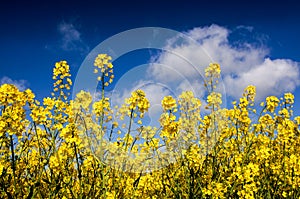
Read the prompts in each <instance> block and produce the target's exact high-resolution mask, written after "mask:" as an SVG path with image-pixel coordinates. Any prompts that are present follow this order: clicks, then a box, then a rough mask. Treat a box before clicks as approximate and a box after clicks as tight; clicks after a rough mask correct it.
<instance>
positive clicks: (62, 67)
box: [52, 61, 72, 100]
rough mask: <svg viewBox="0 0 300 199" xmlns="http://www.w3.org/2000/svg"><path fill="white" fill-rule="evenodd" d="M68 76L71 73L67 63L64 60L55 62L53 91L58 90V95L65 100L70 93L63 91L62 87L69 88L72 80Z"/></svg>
mask: <svg viewBox="0 0 300 199" xmlns="http://www.w3.org/2000/svg"><path fill="white" fill-rule="evenodd" d="M69 77H71V74H70V66H69V65H68V63H67V62H66V61H60V62H57V63H56V64H55V67H54V68H53V80H56V81H55V82H54V84H53V91H54V92H58V93H59V96H60V97H63V98H64V99H65V100H66V99H67V96H68V95H70V93H65V92H64V89H66V90H70V89H71V86H72V80H71V79H70V78H69ZM52 95H53V96H54V95H55V94H54V93H53V94H52Z"/></svg>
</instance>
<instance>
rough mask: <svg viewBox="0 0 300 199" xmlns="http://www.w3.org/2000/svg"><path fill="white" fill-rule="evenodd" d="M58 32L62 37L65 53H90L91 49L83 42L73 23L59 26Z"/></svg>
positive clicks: (62, 46)
mask: <svg viewBox="0 0 300 199" xmlns="http://www.w3.org/2000/svg"><path fill="white" fill-rule="evenodd" d="M58 32H59V33H60V34H61V36H62V40H61V42H62V43H61V48H62V49H63V50H65V51H74V50H77V51H81V52H88V51H89V47H88V46H87V45H86V44H85V43H84V42H83V41H82V38H81V33H80V32H79V31H78V30H77V29H76V27H75V26H74V25H73V24H72V23H66V22H62V23H60V24H59V25H58Z"/></svg>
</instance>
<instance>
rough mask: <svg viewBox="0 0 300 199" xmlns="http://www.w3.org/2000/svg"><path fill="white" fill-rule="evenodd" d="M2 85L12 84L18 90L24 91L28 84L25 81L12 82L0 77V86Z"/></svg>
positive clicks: (9, 79) (7, 78)
mask: <svg viewBox="0 0 300 199" xmlns="http://www.w3.org/2000/svg"><path fill="white" fill-rule="evenodd" d="M2 84H13V85H15V86H17V87H18V89H19V90H21V91H24V90H25V89H26V88H27V87H28V82H27V81H26V80H23V79H21V80H12V79H11V78H9V77H6V76H4V77H2V78H1V79H0V85H2Z"/></svg>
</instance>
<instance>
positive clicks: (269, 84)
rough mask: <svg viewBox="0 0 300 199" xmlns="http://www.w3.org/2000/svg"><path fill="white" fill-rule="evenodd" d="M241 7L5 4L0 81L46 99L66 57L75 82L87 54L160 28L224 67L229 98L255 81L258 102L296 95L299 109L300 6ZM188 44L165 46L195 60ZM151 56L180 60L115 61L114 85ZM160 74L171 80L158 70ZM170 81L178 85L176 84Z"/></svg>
mask: <svg viewBox="0 0 300 199" xmlns="http://www.w3.org/2000/svg"><path fill="white" fill-rule="evenodd" d="M238 2H239V1H236V2H235V1H206V0H205V1H178V0H173V1H169V0H167V1H120V2H118V1H110V2H101V1H91V0H87V1H62V2H61V1H56V0H54V1H45V2H43V1H6V2H5V3H1V6H0V26H1V28H0V82H1V83H16V84H18V85H19V86H20V87H21V88H27V87H29V88H31V89H32V90H33V91H34V92H35V93H36V95H37V97H38V98H39V99H41V98H42V97H45V96H48V95H49V94H50V92H51V89H52V79H51V74H52V68H53V66H54V64H55V62H57V61H60V60H67V61H68V63H69V64H70V65H71V70H72V74H74V77H75V74H76V73H77V71H78V70H79V68H80V66H81V64H82V62H83V61H84V59H85V58H86V56H87V55H88V54H89V52H90V51H92V50H93V49H94V48H95V47H96V46H97V45H98V44H100V43H101V42H103V41H104V40H106V39H108V38H109V37H111V36H113V35H116V34H118V33H120V32H123V31H126V30H130V29H133V28H141V27H162V28H168V29H171V30H175V31H178V32H184V33H185V34H187V35H189V36H190V37H192V38H193V39H195V40H197V41H199V43H201V44H200V45H202V46H201V47H202V48H203V47H204V48H207V50H208V51H209V53H210V55H211V56H212V57H213V59H214V60H216V61H219V62H221V64H223V65H224V72H225V73H224V83H225V84H226V86H227V93H228V96H231V98H236V97H237V96H239V95H240V93H239V90H240V89H241V87H242V86H244V85H247V84H248V83H254V84H257V85H259V86H261V88H260V91H259V93H260V96H261V98H263V97H264V96H265V95H266V94H276V95H279V96H280V93H283V92H285V91H288V90H290V91H292V92H293V93H295V94H296V101H297V100H298V101H299V102H296V108H299V107H300V87H299V86H300V84H299V71H298V70H300V68H299V67H300V65H299V62H300V54H299V46H300V39H299V35H300V20H299V19H300V12H299V8H300V6H299V4H298V3H297V1H290V0H287V1H284V2H276V1H275V2H271V1H270V2H268V1H246V2H243V3H238ZM188 45H189V44H186V46H184V47H186V48H184V47H182V48H179V47H172V46H169V47H168V48H169V49H171V50H172V51H174V52H177V53H179V54H182V55H184V56H185V57H187V58H189V59H194V58H193V56H192V52H191V51H189V50H186V49H191V48H188V47H193V46H188ZM194 48H195V49H196V50H195V49H194V52H197V47H195V46H194ZM235 56H236V57H235ZM154 57H155V60H156V61H157V62H158V63H159V64H165V65H172V63H174V62H175V63H180V61H178V60H176V58H174V57H172V56H169V55H168V54H166V53H163V52H160V51H157V50H149V49H145V50H140V51H135V52H131V53H128V54H126V55H124V56H122V57H120V58H119V59H118V60H116V61H115V67H116V70H115V71H116V74H115V76H116V80H119V79H120V78H121V77H122V76H124V74H128V71H130V69H135V67H136V66H138V65H141V64H146V63H148V62H149V60H153V59H154ZM228 57H231V58H233V59H231V60H228V59H227V58H228ZM236 58H238V59H241V60H240V61H239V62H238V61H237V60H236ZM194 61H195V62H196V61H197V58H195V60H194ZM147 67H148V66H147ZM151 67H152V68H150V69H149V68H147V69H149V70H150V71H152V73H151V74H152V75H154V74H157V67H159V66H158V65H151ZM172 67H173V65H172ZM174 68H175V69H176V71H177V72H179V73H181V72H182V74H184V75H186V77H187V78H190V79H192V77H190V76H189V75H190V74H188V73H186V74H185V72H186V70H185V69H184V71H185V72H183V71H181V70H182V69H180V66H177V65H176V64H174ZM159 70H160V69H159ZM165 72H166V73H168V74H170V73H169V72H168V70H165ZM129 74H131V75H132V74H135V70H132V71H131V73H129ZM262 74H263V75H262ZM264 74H265V75H264ZM125 77H126V76H125ZM128 77H132V76H130V75H129V76H128ZM156 77H158V76H156ZM159 77H160V78H161V79H165V77H166V76H163V73H159ZM236 77H237V78H236ZM175 80H176V78H175ZM262 80H264V81H262ZM136 81H139V82H141V81H142V79H139V80H136ZM156 81H162V80H159V78H158V79H156ZM195 81H196V80H195ZM116 82H117V81H116ZM193 83H197V82H193ZM169 84H172V85H173V86H174V85H175V86H177V84H176V82H175V81H174V82H171V83H170V82H169ZM119 85H120V84H119ZM182 86H183V87H184V85H182ZM229 87H230V88H229ZM151 89H152V90H153V88H149V89H148V90H149V92H151ZM199 89H200V87H199ZM129 90H130V89H129ZM164 91H165V90H162V91H161V93H163V94H168V92H167V91H165V92H164ZM199 92H200V91H199ZM156 93H158V92H157V90H156Z"/></svg>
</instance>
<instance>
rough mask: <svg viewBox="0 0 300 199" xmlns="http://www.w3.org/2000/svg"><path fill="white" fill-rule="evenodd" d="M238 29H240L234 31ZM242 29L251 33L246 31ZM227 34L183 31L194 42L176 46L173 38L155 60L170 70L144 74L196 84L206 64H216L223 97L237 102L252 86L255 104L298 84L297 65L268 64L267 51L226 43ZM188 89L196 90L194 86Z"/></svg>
mask: <svg viewBox="0 0 300 199" xmlns="http://www.w3.org/2000/svg"><path fill="white" fill-rule="evenodd" d="M238 29H241V27H238V28H237V29H236V31H238ZM243 29H246V30H248V31H250V32H251V31H253V28H250V27H246V28H245V27H243ZM230 33H231V31H230V30H229V29H227V28H225V27H221V26H218V25H211V26H208V27H203V28H194V29H192V30H190V31H187V32H186V33H185V34H187V35H188V36H189V37H190V38H192V39H193V40H194V41H196V42H191V41H187V42H185V43H180V44H178V41H179V39H178V38H175V39H173V40H171V41H170V42H169V44H168V45H167V46H166V51H165V52H163V53H161V54H160V55H159V56H158V57H156V60H157V63H158V64H163V65H166V66H168V67H169V68H171V69H167V68H164V67H161V65H158V64H153V65H152V66H151V67H150V68H149V69H148V72H149V73H150V74H152V77H153V78H156V79H157V80H159V81H168V84H172V83H173V84H175V83H176V82H177V84H178V80H179V79H180V78H181V77H180V76H183V77H184V79H186V80H188V81H189V82H195V81H198V83H199V82H201V81H200V79H202V77H203V73H204V68H205V67H206V66H207V65H208V63H209V62H211V61H214V62H218V63H220V65H221V69H222V77H223V80H224V81H223V82H222V83H223V85H224V87H225V89H226V94H227V95H230V96H232V97H234V98H238V97H240V96H241V95H242V92H243V89H244V88H245V87H246V86H247V85H249V84H253V85H255V86H257V100H263V99H264V98H265V97H266V96H268V95H280V94H282V93H283V92H287V91H293V90H294V89H295V88H296V87H297V86H298V85H299V84H300V82H299V80H298V79H299V69H298V67H299V64H298V63H297V62H294V61H292V60H288V59H275V60H272V59H270V58H268V55H269V49H268V48H267V47H265V46H259V47H257V45H255V44H252V43H250V42H247V41H243V42H242V41H234V42H235V45H233V44H231V42H230V41H229V36H230ZM236 43H239V45H236ZM170 52H171V53H170ZM201 75H202V77H201ZM197 79H198V80H197ZM179 85H180V83H179ZM192 87H193V88H200V86H198V87H196V86H195V85H193V86H192ZM198 92H199V91H198ZM200 96H203V93H202V94H200Z"/></svg>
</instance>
